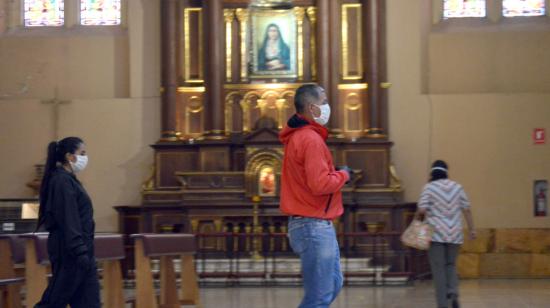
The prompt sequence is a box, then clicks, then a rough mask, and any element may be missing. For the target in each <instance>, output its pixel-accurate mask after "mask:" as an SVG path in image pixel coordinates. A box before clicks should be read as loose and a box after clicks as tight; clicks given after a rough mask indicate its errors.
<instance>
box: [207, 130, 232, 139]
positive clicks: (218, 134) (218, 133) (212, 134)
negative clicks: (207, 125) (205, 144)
mask: <svg viewBox="0 0 550 308" xmlns="http://www.w3.org/2000/svg"><path fill="white" fill-rule="evenodd" d="M204 139H206V140H225V139H227V136H226V135H225V132H224V131H223V130H220V129H213V130H211V131H206V132H204Z"/></svg>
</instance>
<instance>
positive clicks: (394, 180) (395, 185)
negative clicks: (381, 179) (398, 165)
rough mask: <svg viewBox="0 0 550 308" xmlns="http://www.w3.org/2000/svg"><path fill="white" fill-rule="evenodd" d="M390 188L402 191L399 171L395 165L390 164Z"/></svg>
mask: <svg viewBox="0 0 550 308" xmlns="http://www.w3.org/2000/svg"><path fill="white" fill-rule="evenodd" d="M389 169H390V187H391V188H392V189H394V190H395V191H401V187H402V185H401V179H400V178H399V176H397V170H396V169H395V166H394V165H393V164H390V168H389Z"/></svg>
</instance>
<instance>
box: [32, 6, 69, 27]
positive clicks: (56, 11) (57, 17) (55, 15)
mask: <svg viewBox="0 0 550 308" xmlns="http://www.w3.org/2000/svg"><path fill="white" fill-rule="evenodd" d="M64 6H65V2H64V0H25V2H24V8H23V10H24V11H23V16H24V20H25V27H44V26H50V27H51V26H54V27H58V26H63V23H64V21H65V8H64Z"/></svg>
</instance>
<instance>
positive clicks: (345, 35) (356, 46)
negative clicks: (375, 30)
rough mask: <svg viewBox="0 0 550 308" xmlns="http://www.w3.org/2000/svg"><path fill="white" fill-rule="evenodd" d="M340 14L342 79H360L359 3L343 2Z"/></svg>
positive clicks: (361, 68)
mask: <svg viewBox="0 0 550 308" xmlns="http://www.w3.org/2000/svg"><path fill="white" fill-rule="evenodd" d="M341 14H342V19H341V22H342V36H341V37H342V53H341V55H342V59H341V61H342V74H343V79H344V80H360V79H363V61H362V58H363V53H362V39H363V38H362V37H363V34H362V29H363V28H362V16H361V4H360V3H347V4H344V5H342V12H341Z"/></svg>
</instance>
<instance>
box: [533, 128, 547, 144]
mask: <svg viewBox="0 0 550 308" xmlns="http://www.w3.org/2000/svg"><path fill="white" fill-rule="evenodd" d="M533 140H534V141H535V144H544V143H545V142H546V132H545V130H544V128H535V130H533Z"/></svg>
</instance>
